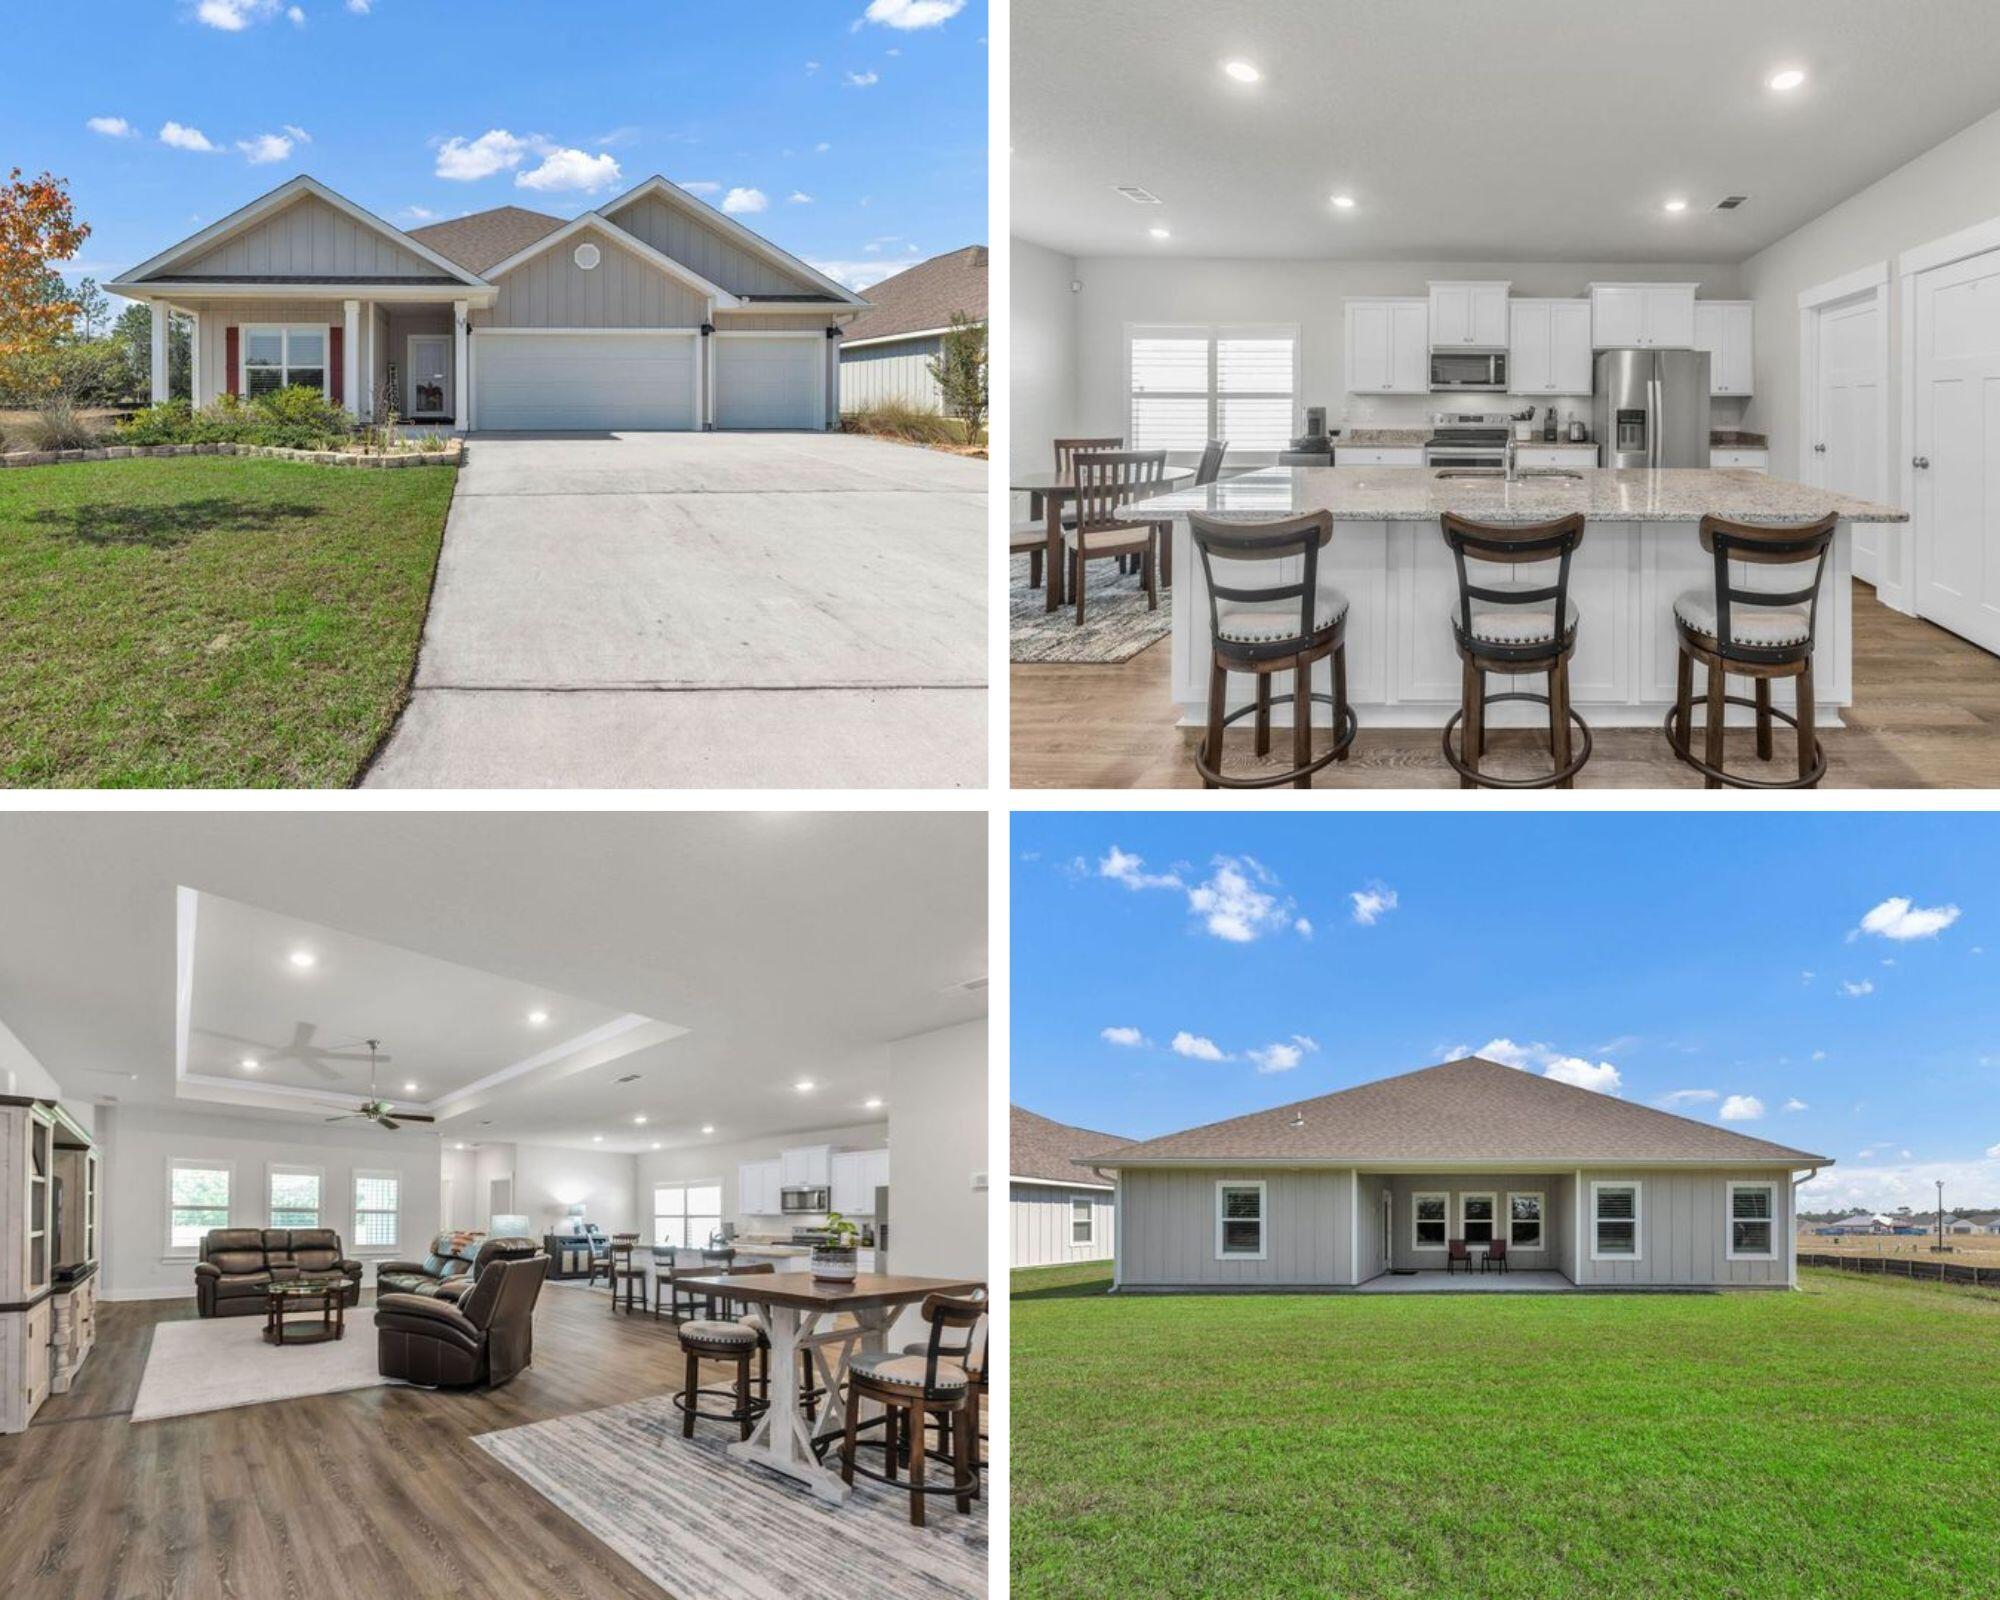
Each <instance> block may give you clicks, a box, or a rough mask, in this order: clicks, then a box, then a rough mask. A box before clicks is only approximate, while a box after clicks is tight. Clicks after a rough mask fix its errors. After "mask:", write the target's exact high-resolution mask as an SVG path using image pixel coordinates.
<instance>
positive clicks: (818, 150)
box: [813, 139, 833, 156]
mask: <svg viewBox="0 0 2000 1600" xmlns="http://www.w3.org/2000/svg"><path fill="white" fill-rule="evenodd" d="M832 148H833V146H832V145H830V144H828V143H827V142H826V141H825V140H824V139H822V140H820V142H819V143H818V144H816V145H814V146H813V154H815V155H822V156H823V155H825V154H826V153H827V151H829V150H831V149H832Z"/></svg>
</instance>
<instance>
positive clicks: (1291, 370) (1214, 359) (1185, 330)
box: [1126, 323, 1299, 452]
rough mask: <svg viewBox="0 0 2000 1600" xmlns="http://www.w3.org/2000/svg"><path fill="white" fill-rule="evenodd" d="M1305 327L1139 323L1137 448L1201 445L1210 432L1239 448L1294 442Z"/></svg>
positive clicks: (1133, 368) (1134, 384) (1134, 339)
mask: <svg viewBox="0 0 2000 1600" xmlns="http://www.w3.org/2000/svg"><path fill="white" fill-rule="evenodd" d="M1298 365H1299V331H1298V329H1297V328H1295V327H1252V326H1241V325H1231V324H1224V325H1216V324H1207V323H1200V324H1194V325H1191V326H1167V327H1134V328H1132V329H1131V330H1130V332H1129V334H1128V336H1127V339H1126V389H1127V401H1128V407H1129V414H1130V418H1131V431H1130V437H1131V441H1132V448H1133V449H1134V450H1179V451H1186V452H1198V451H1199V450H1201V448H1202V447H1203V446H1204V445H1206V444H1207V443H1208V441H1209V440H1210V439H1223V440H1226V441H1228V443H1229V446H1230V448H1231V449H1234V450H1269V451H1278V450H1282V449H1284V448H1285V446H1286V445H1287V444H1289V443H1290V442H1291V439H1292V435H1293V433H1294V432H1295V431H1296V429H1295V427H1294V425H1293V424H1294V421H1295V415H1296V408H1295V400H1296V396H1297V390H1298Z"/></svg>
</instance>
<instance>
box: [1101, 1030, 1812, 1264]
mask: <svg viewBox="0 0 2000 1600" xmlns="http://www.w3.org/2000/svg"><path fill="white" fill-rule="evenodd" d="M1073 1159H1074V1163H1075V1165H1077V1166H1078V1167H1080V1168H1086V1169H1091V1170H1096V1171H1108V1172H1111V1173H1114V1174H1115V1176H1116V1179H1117V1190H1116V1195H1115V1201H1116V1203H1115V1212H1116V1231H1115V1234H1114V1238H1115V1240H1116V1246H1117V1249H1116V1255H1115V1257H1114V1267H1113V1272H1112V1283H1113V1286H1114V1288H1117V1289H1121V1290H1170V1289H1222V1288H1231V1289H1350V1288H1359V1287H1361V1286H1363V1285H1365V1284H1367V1283H1369V1282H1370V1281H1371V1280H1373V1279H1375V1278H1378V1277H1381V1276H1382V1275H1383V1274H1386V1273H1406V1272H1416V1273H1422V1272H1439V1273H1442V1272H1443V1271H1444V1270H1445V1269H1446V1262H1447V1254H1448V1251H1449V1247H1450V1245H1451V1242H1452V1241H1453V1240H1463V1241H1464V1242H1465V1244H1466V1245H1467V1247H1468V1250H1469V1252H1470V1254H1472V1255H1473V1256H1478V1255H1480V1254H1481V1253H1483V1251H1484V1250H1485V1247H1486V1246H1487V1244H1489V1243H1490V1242H1492V1241H1495V1240H1504V1241H1505V1243H1506V1247H1507V1255H1508V1258H1509V1265H1510V1267H1511V1268H1513V1269H1521V1268H1529V1269H1536V1268H1539V1269H1541V1270H1543V1271H1545V1272H1547V1273H1549V1274H1551V1278H1550V1279H1549V1281H1550V1282H1552V1283H1555V1284H1556V1285H1557V1286H1558V1287H1560V1286H1561V1282H1560V1280H1567V1281H1568V1283H1570V1284H1574V1285H1577V1286H1579V1287H1585V1288H1618V1287H1627V1288H1640V1287H1650V1288H1690V1289H1692V1288H1721V1287H1728V1288H1785V1287H1787V1286H1791V1285H1794V1284H1795V1283H1796V1263H1795V1253H1794V1252H1795V1242H1796V1241H1795V1223H1796V1218H1797V1197H1796V1186H1797V1185H1798V1184H1799V1183H1801V1182H1804V1181H1806V1179H1808V1178H1809V1177H1811V1175H1812V1174H1813V1173H1816V1172H1818V1171H1819V1170H1820V1169H1821V1168H1823V1167H1826V1166H1829V1165H1831V1164H1832V1163H1831V1160H1830V1158H1829V1157H1826V1156H1820V1155H1813V1154H1811V1153H1810V1152H1808V1151H1804V1150H1794V1149H1791V1148H1790V1147H1788V1146H1786V1145H1781V1144H1774V1143H1772V1142H1771V1141H1769V1140H1767V1139H1758V1138H1753V1137H1751V1136H1750V1135H1748V1134H1743V1133H1737V1132H1735V1131H1733V1130H1731V1129H1728V1128H1719V1127H1715V1126H1713V1125H1711V1124H1709V1123H1705V1122H1696V1121H1694V1120H1692V1119H1690V1118H1687V1117H1677V1116H1674V1115H1671V1114H1670V1113H1668V1112H1665V1111H1655V1110H1653V1109H1651V1108H1650V1107H1647V1106H1640V1105H1634V1104H1632V1103H1631V1102H1629V1101H1625V1100H1620V1099H1616V1098H1614V1097H1612V1096H1610V1095H1605V1094H1599V1093H1596V1092H1595V1091H1592V1090H1588V1089H1578V1088H1574V1087H1572V1086H1570V1085H1569V1084H1565V1083H1558V1082H1556V1081H1555V1080H1554V1079H1552V1078H1545V1077H1538V1076H1536V1075H1534V1074H1533V1073H1530V1072H1525V1071H1522V1070H1519V1069H1517V1068H1514V1067H1508V1066H1502V1065H1501V1064H1499V1063H1498V1062H1494V1061H1487V1060H1483V1059H1481V1058H1479V1057H1477V1056H1474V1057H1469V1058H1467V1059H1465V1060H1461V1061H1451V1062H1446V1063H1445V1064H1444V1065H1442V1066H1436V1067H1426V1068H1424V1069H1422V1070H1421V1071H1417V1072H1408V1073H1404V1074H1402V1075H1400V1076H1398V1077H1393V1078H1384V1079H1381V1080H1379V1081H1377V1082H1374V1083H1365V1084H1362V1085H1360V1086H1359V1087H1357V1088H1353V1089H1343V1090H1341V1091H1340V1092H1339V1093H1337V1094H1329V1095H1322V1096H1321V1097H1319V1098H1318V1099H1315V1100H1302V1101H1300V1102H1298V1103H1297V1104H1295V1105H1287V1106H1279V1107H1277V1108H1276V1109H1275V1110H1270V1111H1258V1112H1253V1113H1251V1114H1250V1115H1249V1116H1244V1117H1234V1118H1231V1119H1230V1120H1228V1121H1226V1122H1217V1123H1211V1124H1209V1125H1208V1126H1206V1127H1201V1128H1191V1129H1189V1130H1188V1131H1186V1132H1184V1133H1174V1134H1168V1135H1167V1136H1165V1137H1164V1138H1159V1139H1147V1140H1143V1141H1140V1142H1139V1143H1136V1144H1126V1145H1119V1146H1116V1147H1108V1146H1107V1147H1103V1148H1100V1149H1097V1150H1091V1151H1085V1152H1082V1153H1081V1154H1079V1155H1078V1156H1076V1157H1075V1158H1073Z"/></svg>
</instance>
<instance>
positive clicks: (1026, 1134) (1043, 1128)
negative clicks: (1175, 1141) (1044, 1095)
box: [1007, 1106, 1132, 1189]
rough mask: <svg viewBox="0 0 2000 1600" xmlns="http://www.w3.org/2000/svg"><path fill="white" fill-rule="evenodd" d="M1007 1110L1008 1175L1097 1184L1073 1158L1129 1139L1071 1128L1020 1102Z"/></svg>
mask: <svg viewBox="0 0 2000 1600" xmlns="http://www.w3.org/2000/svg"><path fill="white" fill-rule="evenodd" d="M1007 1112H1008V1119H1007V1175H1008V1176H1009V1177H1013V1178H1043V1179H1046V1180H1047V1181H1048V1182H1050V1183H1070V1184H1082V1185H1085V1186H1087V1187H1092V1188H1095V1187H1099V1185H1098V1184H1096V1183H1094V1182H1093V1181H1092V1177H1093V1175H1092V1174H1091V1173H1089V1172H1085V1171H1080V1170H1079V1169H1078V1168H1077V1166H1076V1164H1075V1163H1076V1158H1077V1157H1079V1156H1085V1155H1091V1154H1094V1153H1095V1152H1097V1151H1100V1150H1108V1149H1110V1148H1112V1147H1113V1146H1115V1145H1128V1144H1130V1143H1131V1142H1132V1141H1131V1140H1130V1139H1125V1138H1121V1137H1120V1136H1119V1135H1117V1134H1115V1133H1093V1132H1092V1131H1091V1130H1090V1129H1088V1128H1072V1127H1071V1126H1070V1125H1069V1124H1068V1123H1067V1122H1056V1121H1054V1120H1052V1119H1050V1118H1048V1117H1044V1116H1038V1115H1036V1113H1034V1112H1032V1111H1029V1110H1027V1109H1026V1108H1025V1107H1023V1106H1009V1107H1008V1108H1007ZM1102 1187H1103V1188H1106V1189H1109V1188H1110V1187H1111V1185H1110V1183H1109V1182H1104V1183H1103V1184H1102Z"/></svg>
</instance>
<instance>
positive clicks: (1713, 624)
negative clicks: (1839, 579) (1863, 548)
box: [1666, 514, 1840, 789]
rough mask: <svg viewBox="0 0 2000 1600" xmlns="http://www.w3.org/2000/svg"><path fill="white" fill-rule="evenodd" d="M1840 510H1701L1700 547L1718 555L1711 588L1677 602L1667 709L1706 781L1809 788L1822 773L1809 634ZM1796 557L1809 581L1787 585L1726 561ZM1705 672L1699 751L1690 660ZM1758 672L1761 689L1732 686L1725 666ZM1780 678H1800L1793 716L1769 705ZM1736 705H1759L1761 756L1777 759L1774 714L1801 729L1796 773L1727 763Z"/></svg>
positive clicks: (1716, 785)
mask: <svg viewBox="0 0 2000 1600" xmlns="http://www.w3.org/2000/svg"><path fill="white" fill-rule="evenodd" d="M1839 525H1840V518H1839V517H1837V516H1834V515H1832V514H1829V515H1827V516H1825V517H1822V518H1821V519H1820V520H1819V521H1818V522H1805V523H1793V524H1790V525H1789V526H1786V525H1774V524H1769V523H1748V522H1728V521H1725V520H1724V519H1723V518H1721V517H1703V518H1702V519H1701V547H1702V549H1704V550H1706V551H1708V552H1709V554H1710V555H1712V556H1713V557H1714V558H1715V587H1714V588H1713V589H1689V590H1688V591H1687V592H1686V593H1684V594H1682V595H1681V596H1679V597H1678V598H1677V599H1676V600H1675V601H1674V631H1675V632H1676V633H1678V634H1679V635H1680V659H1679V662H1678V664H1677V670H1676V674H1675V694H1674V708H1673V710H1671V711H1669V712H1668V713H1667V720H1666V730H1667V743H1668V744H1670V745H1672V746H1673V751H1674V754H1675V755H1677V756H1679V757H1680V758H1681V760H1683V761H1685V762H1686V763H1687V764H1688V765H1689V766H1691V767H1693V768H1694V770H1695V771H1697V772H1699V773H1701V774H1702V776H1703V777H1704V778H1706V779H1707V780H1708V781H1707V783H1706V784H1705V785H1704V787H1706V788H1710V789H1720V788H1721V787H1723V785H1725V784H1727V785H1728V786H1729V787H1730V788H1732V789H1811V788H1816V787H1817V786H1818V784H1819V780H1820V779H1821V778H1822V777H1824V776H1825V775H1826V751H1825V749H1824V748H1823V747H1822V746H1821V744H1820V742H1819V734H1818V733H1817V731H1815V729H1814V726H1813V712H1814V700H1813V640H1814V637H1815V635H1816V634H1817V632H1818V629H1819V586H1820V580H1821V579H1822V578H1823V577H1825V576H1826V553H1827V551H1828V550H1830V549H1832V548H1833V535H1834V530H1835V529H1836V528H1838V527H1839ZM1732 561H1741V562H1744V563H1746V564H1749V565H1757V566H1796V565H1799V564H1801V563H1804V562H1807V561H1810V562H1812V563H1813V573H1812V582H1811V583H1810V584H1808V585H1807V586H1806V587H1805V588H1803V589H1792V590H1786V591H1783V592H1778V591H1773V590H1768V589H1745V588H1743V587H1741V586H1740V585H1738V584H1737V582H1736V581H1735V580H1734V579H1733V578H1732V577H1731V576H1730V563H1731V562H1732ZM1696 662H1700V663H1701V665H1702V667H1703V668H1704V669H1706V671H1707V675H1708V685H1707V688H1708V705H1707V709H1706V711H1705V712H1704V715H1703V726H1702V733H1703V735H1704V738H1703V753H1702V755H1701V756H1699V757H1698V756H1696V755H1695V753H1694V749H1693V738H1694V729H1693V727H1692V725H1691V722H1692V718H1693V714H1694V668H1695V663H1696ZM1731 673H1735V674H1736V675H1737V676H1739V677H1745V678H1749V679H1750V680H1752V682H1754V683H1755V685H1756V698H1755V699H1745V698H1744V697H1743V696H1741V695H1734V694H1730V693H1729V692H1728V684H1729V675H1730V674H1731ZM1777 678H1791V679H1794V680H1795V681H1796V685H1797V695H1798V711H1797V714H1796V715H1792V716H1787V715H1786V714H1785V713H1784V712H1782V711H1780V710H1778V709H1777V708H1776V707H1774V706H1773V705H1772V704H1771V684H1772V681H1773V680H1774V679H1777ZM1730 706H1747V707H1749V708H1751V709H1752V710H1754V711H1755V712H1756V713H1757V759H1758V760H1759V761H1769V760H1770V759H1771V722H1772V720H1773V719H1774V718H1775V719H1776V720H1777V721H1779V722H1783V723H1786V724H1788V725H1789V726H1790V727H1793V728H1795V729H1797V730H1798V752H1799V753H1798V775H1797V776H1796V777H1792V778H1752V777H1748V776H1745V775H1743V774H1740V773H1733V772H1729V771H1727V770H1725V769H1724V767H1723V765H1722V754H1723V752H1722V733H1723V720H1724V718H1725V717H1726V716H1727V715H1728V711H1727V708H1728V707H1730Z"/></svg>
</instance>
